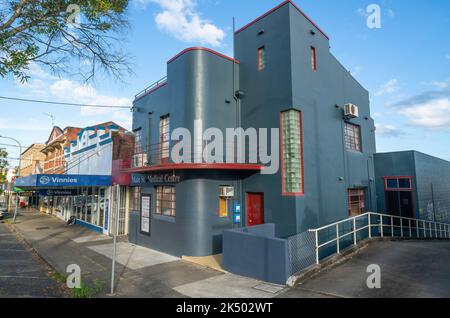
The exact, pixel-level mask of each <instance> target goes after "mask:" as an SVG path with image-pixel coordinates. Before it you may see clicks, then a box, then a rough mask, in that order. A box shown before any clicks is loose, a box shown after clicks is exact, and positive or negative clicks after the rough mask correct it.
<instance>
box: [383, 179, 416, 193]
mask: <svg viewBox="0 0 450 318" xmlns="http://www.w3.org/2000/svg"><path fill="white" fill-rule="evenodd" d="M385 183H386V184H385V186H386V190H388V191H389V190H393V191H399V190H400V191H401V190H412V180H411V177H387V178H386V179H385Z"/></svg>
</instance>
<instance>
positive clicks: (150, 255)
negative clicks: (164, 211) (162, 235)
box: [13, 212, 284, 298]
mask: <svg viewBox="0 0 450 318" xmlns="http://www.w3.org/2000/svg"><path fill="white" fill-rule="evenodd" d="M13 226H14V229H15V230H17V231H18V232H19V233H20V235H21V236H23V237H24V239H25V240H26V241H27V242H28V243H29V244H30V245H32V246H33V248H34V249H35V250H36V251H37V252H38V254H39V255H40V256H41V257H43V258H44V259H45V260H46V261H47V262H48V263H49V264H51V266H52V267H54V268H55V269H56V270H57V271H58V272H59V273H61V274H65V273H66V268H67V266H68V265H70V264H77V265H79V266H80V268H81V272H82V280H83V282H84V283H85V284H86V285H87V286H90V288H91V289H94V290H95V294H94V295H92V296H96V297H107V294H108V292H109V286H110V275H111V255H112V239H111V238H110V237H108V236H104V235H102V234H96V233H94V232H92V231H90V230H88V229H86V228H83V227H81V226H78V225H75V226H66V225H65V223H64V222H63V221H61V220H59V219H57V218H55V217H52V216H48V215H43V214H38V213H35V212H22V213H21V215H20V216H19V217H18V219H17V223H16V224H15V225H13ZM116 277H117V281H116V286H117V291H116V292H117V293H116V296H117V297H139V298H141V297H182V298H186V297H200V298H203V297H212V298H239V297H243V298H271V297H275V296H277V295H279V294H280V293H281V292H282V291H283V289H284V287H280V286H274V285H271V284H265V283H263V282H260V281H257V280H253V279H249V278H244V277H240V276H236V275H232V274H224V273H223V272H220V271H216V270H214V269H211V268H207V267H205V266H201V265H198V264H193V263H190V262H186V261H183V260H181V259H179V258H176V257H173V256H171V255H168V254H164V253H161V252H158V251H154V250H151V249H147V248H143V247H139V246H135V245H132V244H130V243H128V242H127V241H126V240H124V239H122V240H120V242H119V243H118V252H117V265H116ZM225 285H226V286H228V287H227V288H224V286H225Z"/></svg>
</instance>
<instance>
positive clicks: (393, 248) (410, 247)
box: [279, 241, 450, 298]
mask: <svg viewBox="0 0 450 318" xmlns="http://www.w3.org/2000/svg"><path fill="white" fill-rule="evenodd" d="M371 264H377V265H379V266H380V269H381V288H380V289H369V288H368V287H367V284H366V280H367V278H368V277H369V275H370V273H367V272H366V270H367V267H368V266H369V265H371ZM449 265H450V242H449V241H379V242H373V243H371V244H369V246H368V247H367V248H365V249H363V250H361V251H360V252H359V253H358V254H356V255H354V256H353V257H352V258H351V259H349V260H348V261H346V262H344V263H343V264H341V265H338V266H337V267H334V268H330V269H329V270H326V271H324V272H322V273H319V274H318V275H316V276H314V277H312V278H310V279H309V280H306V281H305V282H303V283H302V284H299V285H297V286H296V287H295V288H293V289H290V290H288V291H287V292H286V293H283V294H282V295H280V296H279V297H286V298H311V297H313V298H316V297H321V298H322V297H325V298H328V297H346V298H347V297H349V298H354V297H359V298H362V297H364V298H366V297H367V298H397V297H402V298H403V297H407V298H410V297H412V298H431V297H437V298H448V297H450V266H449Z"/></svg>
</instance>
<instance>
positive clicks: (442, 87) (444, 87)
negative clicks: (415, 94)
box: [430, 81, 448, 89]
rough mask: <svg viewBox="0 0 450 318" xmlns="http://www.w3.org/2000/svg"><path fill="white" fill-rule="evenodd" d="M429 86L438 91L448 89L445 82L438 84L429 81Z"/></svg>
mask: <svg viewBox="0 0 450 318" xmlns="http://www.w3.org/2000/svg"><path fill="white" fill-rule="evenodd" d="M430 85H432V86H434V87H436V88H439V89H446V88H447V87H448V83H447V82H440V81H431V83H430Z"/></svg>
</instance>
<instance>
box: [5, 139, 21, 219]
mask: <svg viewBox="0 0 450 318" xmlns="http://www.w3.org/2000/svg"><path fill="white" fill-rule="evenodd" d="M0 138H4V139H9V140H12V141H14V142H16V143H17V144H18V145H19V149H20V154H19V169H18V172H17V173H16V178H18V177H20V167H21V165H22V144H21V143H20V142H19V141H18V140H17V139H15V138H12V137H7V136H1V135H0ZM18 200H20V197H19V195H18V194H16V200H15V201H16V206H15V208H14V218H13V224H14V223H16V217H17V208H18V205H19V203H18V202H17V201H18Z"/></svg>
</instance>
